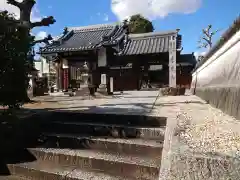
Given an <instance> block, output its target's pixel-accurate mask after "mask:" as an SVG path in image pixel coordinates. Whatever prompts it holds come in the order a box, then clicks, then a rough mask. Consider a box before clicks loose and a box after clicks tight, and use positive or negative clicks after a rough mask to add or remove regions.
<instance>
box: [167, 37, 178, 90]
mask: <svg viewBox="0 0 240 180" xmlns="http://www.w3.org/2000/svg"><path fill="white" fill-rule="evenodd" d="M176 63H177V50H176V36H171V38H170V43H169V87H172V88H176V87H177V76H176V66H177V65H176Z"/></svg>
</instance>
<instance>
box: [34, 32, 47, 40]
mask: <svg viewBox="0 0 240 180" xmlns="http://www.w3.org/2000/svg"><path fill="white" fill-rule="evenodd" d="M47 36H48V34H47V33H46V32H45V31H40V32H38V33H37V35H36V38H35V39H36V40H39V39H44V38H45V37H47Z"/></svg>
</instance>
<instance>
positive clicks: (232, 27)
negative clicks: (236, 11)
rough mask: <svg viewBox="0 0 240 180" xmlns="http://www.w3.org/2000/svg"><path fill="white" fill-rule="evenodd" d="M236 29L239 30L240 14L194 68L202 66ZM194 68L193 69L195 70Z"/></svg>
mask: <svg viewBox="0 0 240 180" xmlns="http://www.w3.org/2000/svg"><path fill="white" fill-rule="evenodd" d="M238 31H240V16H238V17H237V19H236V20H235V21H234V22H233V24H232V25H231V26H230V27H229V28H228V30H227V31H226V32H225V33H224V34H223V35H222V37H221V38H220V39H219V40H218V42H217V43H216V44H215V45H214V46H213V47H212V48H211V49H210V50H209V51H208V52H207V54H206V55H205V56H204V58H203V60H201V61H200V62H199V63H198V64H197V66H196V69H197V68H199V67H200V66H202V65H203V64H204V63H205V62H206V61H207V60H208V59H209V58H210V57H211V56H212V55H213V54H215V53H216V52H217V51H218V50H219V49H220V48H221V47H223V45H224V44H226V43H227V42H228V40H229V39H231V38H232V37H233V36H234V35H235V34H236V33H237V32H238ZM196 69H195V70H196Z"/></svg>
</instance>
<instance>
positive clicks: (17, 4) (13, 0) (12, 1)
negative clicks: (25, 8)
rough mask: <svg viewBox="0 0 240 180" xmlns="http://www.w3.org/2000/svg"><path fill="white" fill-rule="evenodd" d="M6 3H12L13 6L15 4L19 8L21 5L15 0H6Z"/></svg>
mask: <svg viewBox="0 0 240 180" xmlns="http://www.w3.org/2000/svg"><path fill="white" fill-rule="evenodd" d="M7 3H8V4H11V5H13V6H16V7H18V8H19V9H21V7H22V4H21V3H20V2H17V1H16V0H7Z"/></svg>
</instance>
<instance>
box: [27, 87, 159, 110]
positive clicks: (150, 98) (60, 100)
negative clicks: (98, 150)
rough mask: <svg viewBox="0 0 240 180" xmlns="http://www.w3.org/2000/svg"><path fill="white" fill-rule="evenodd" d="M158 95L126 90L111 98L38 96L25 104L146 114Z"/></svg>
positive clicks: (41, 107)
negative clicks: (31, 102) (33, 101)
mask: <svg viewBox="0 0 240 180" xmlns="http://www.w3.org/2000/svg"><path fill="white" fill-rule="evenodd" d="M158 95H159V92H158V91H128V92H124V93H123V94H120V93H117V94H114V96H113V97H111V98H101V99H90V98H89V97H88V98H85V99H83V98H82V97H68V96H66V97H49V96H46V97H38V98H35V99H34V100H36V101H40V103H36V104H27V105H25V106H24V107H25V108H30V109H48V110H66V111H84V112H94V113H128V114H129V113H130V114H139V113H141V114H146V113H149V112H151V110H152V108H153V104H154V102H155V101H156V99H157V97H158Z"/></svg>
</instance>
